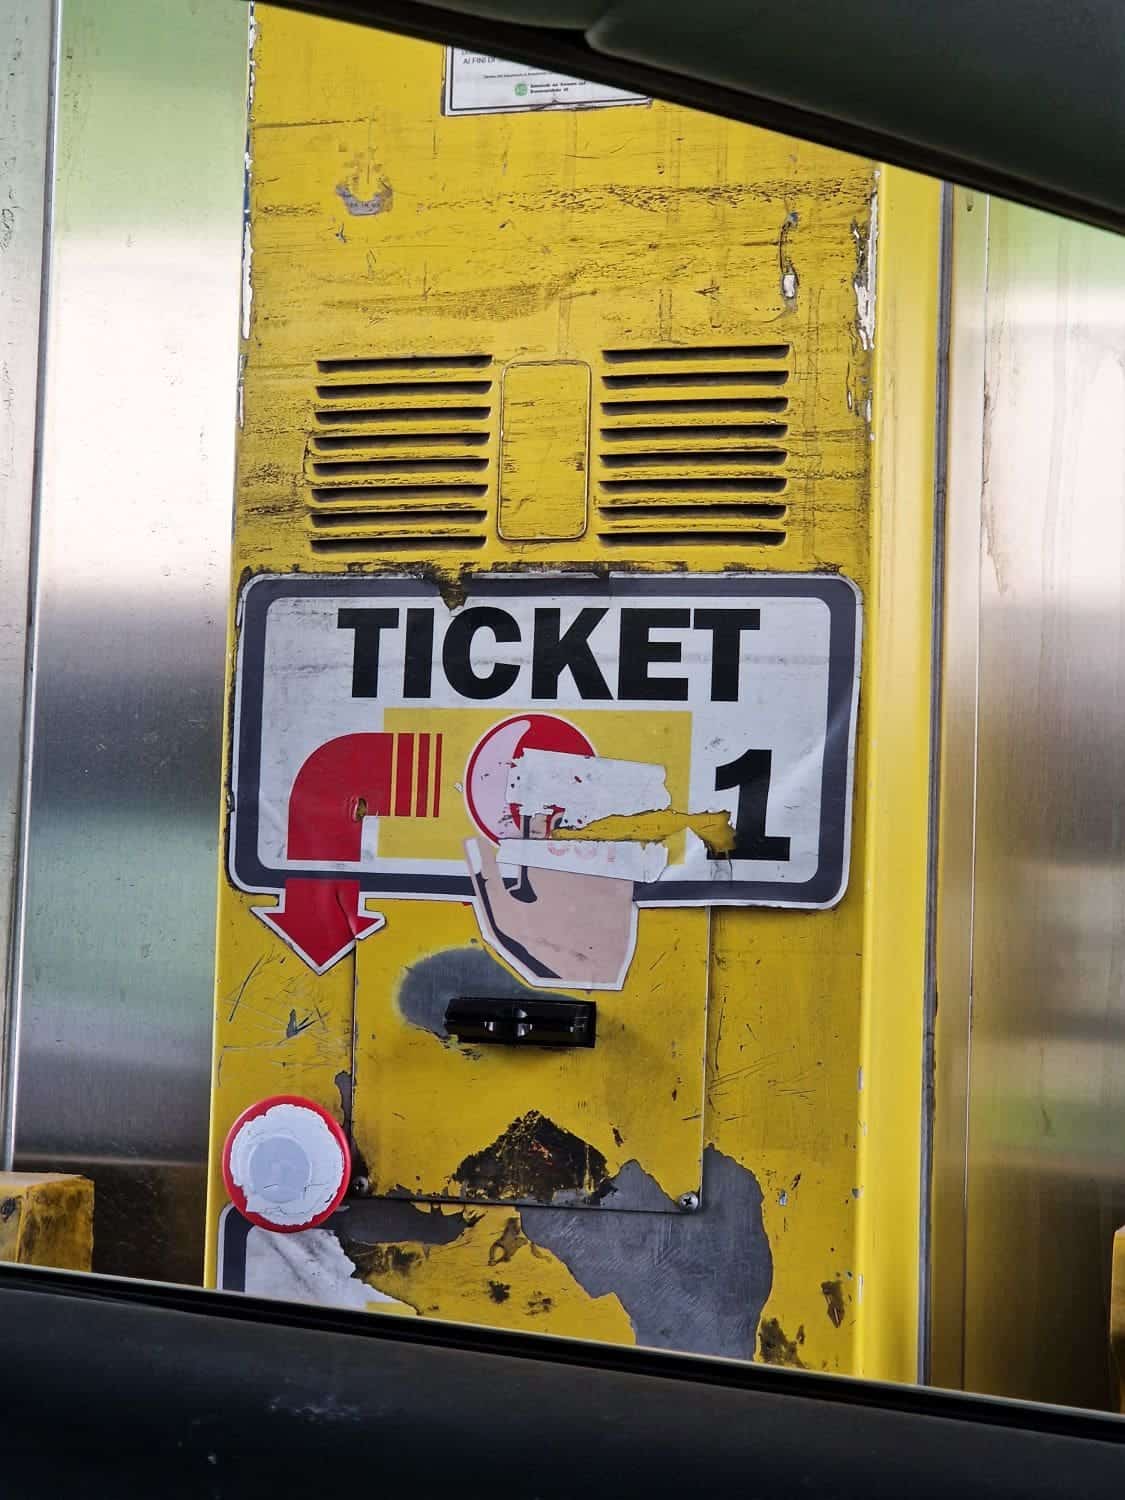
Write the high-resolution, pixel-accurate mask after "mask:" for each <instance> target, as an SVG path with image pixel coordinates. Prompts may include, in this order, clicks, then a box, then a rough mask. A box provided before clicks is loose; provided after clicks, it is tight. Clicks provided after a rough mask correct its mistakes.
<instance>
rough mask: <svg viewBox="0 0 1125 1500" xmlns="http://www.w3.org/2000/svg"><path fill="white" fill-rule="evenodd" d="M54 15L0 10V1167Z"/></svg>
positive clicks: (9, 1119) (15, 7)
mask: <svg viewBox="0 0 1125 1500" xmlns="http://www.w3.org/2000/svg"><path fill="white" fill-rule="evenodd" d="M54 21H55V9H54V6H53V5H51V4H48V3H47V0H28V3H26V4H17V3H10V4H5V5H3V6H2V7H0V78H3V80H4V86H3V89H0V184H2V197H0V1164H2V1163H3V1162H4V1161H5V1160H6V1158H7V1156H8V1155H9V1154H10V1151H11V1138H12V1125H13V1119H14V1116H13V1106H14V1103H15V1064H16V1060H17V1054H18V1047H19V1034H18V1019H19V1018H18V1014H17V1007H16V1006H14V1005H9V1004H8V1001H7V997H8V993H9V974H8V966H9V942H8V938H9V933H10V928H11V920H12V916H13V908H14V907H15V906H17V905H18V901H17V900H16V899H15V895H16V890H17V888H18V862H19V847H20V821H21V812H22V807H23V801H24V798H23V778H24V768H25V761H24V755H23V741H24V727H25V726H24V712H25V692H24V689H25V684H26V679H27V648H28V614H29V592H30V582H31V553H32V546H33V538H32V514H33V510H34V494H35V481H36V452H37V446H38V445H37V435H38V434H37V412H38V390H39V338H40V309H41V306H42V300H43V297H42V293H43V249H44V244H45V242H46V240H47V237H48V220H49V195H48V192H47V183H48V180H49V178H50V177H51V175H52V173H53V163H52V159H51V143H52V132H51V123H52V92H53V90H52V85H53V79H54V74H55V66H54V40H55V35H54V31H55V28H54Z"/></svg>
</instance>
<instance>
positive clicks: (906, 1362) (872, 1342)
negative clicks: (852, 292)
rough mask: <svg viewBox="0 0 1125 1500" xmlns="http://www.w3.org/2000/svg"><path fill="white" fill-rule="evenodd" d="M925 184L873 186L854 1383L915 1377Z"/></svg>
mask: <svg viewBox="0 0 1125 1500" xmlns="http://www.w3.org/2000/svg"><path fill="white" fill-rule="evenodd" d="M940 247H941V185H940V184H939V183H937V182H934V181H933V180H931V179H929V178H924V177H918V176H915V175H914V174H913V173H910V172H903V171H900V170H898V169H897V168H884V169H883V171H882V173H881V177H880V184H879V239H878V264H877V280H876V284H877V286H878V305H877V308H876V313H875V329H876V338H875V389H874V402H873V405H874V423H875V425H874V433H875V439H876V441H875V468H874V474H873V491H874V511H873V524H872V557H873V558H874V559H875V560H876V566H875V567H874V568H873V570H872V577H871V581H870V583H869V585H868V599H869V602H870V605H871V608H872V609H873V610H874V611H875V612H876V613H877V618H878V621H879V628H878V630H877V632H876V633H875V636H874V639H873V641H872V645H871V650H870V655H869V657H868V662H867V679H866V682H867V686H866V703H867V707H866V713H867V716H868V726H869V727H868V733H869V736H870V741H869V742H870V746H871V749H870V753H869V759H868V763H867V790H868V797H867V812H866V819H865V822H864V823H863V824H861V825H859V826H860V827H861V828H862V830H863V834H862V836H863V840H864V843H865V845H866V848H867V858H868V867H867V869H868V874H867V879H868V880H869V881H870V883H871V884H870V891H871V896H870V898H869V900H868V902H867V912H866V922H865V924H864V939H863V946H864V972H863V1055H862V1063H861V1065H862V1075H861V1087H862V1092H861V1095H860V1140H859V1162H858V1168H857V1186H858V1189H859V1192H860V1194H861V1196H860V1198H859V1202H858V1213H859V1243H858V1250H857V1263H858V1265H859V1267H860V1269H861V1271H862V1274H863V1277H864V1283H863V1298H864V1311H863V1318H862V1321H861V1324H860V1328H861V1336H860V1341H859V1347H858V1349H857V1356H856V1370H857V1373H859V1374H863V1375H870V1376H872V1377H877V1378H879V1379H883V1380H903V1381H911V1380H916V1379H917V1378H918V1374H919V1371H918V1301H919V1272H920V1268H921V1256H922V1253H923V1251H922V1245H921V1222H922V1219H921V1214H922V1183H921V1166H922V1157H921V1139H922V1136H921V1131H922V1127H923V1121H922V1082H923V1080H922V1066H923V1055H922V1044H923V1023H924V1017H925V992H924V984H925V973H926V940H927V879H928V873H929V872H928V859H927V855H928V850H929V845H930V827H929V816H930V800H929V799H930V774H931V768H930V725H931V697H932V688H931V682H932V649H933V629H934V599H933V586H932V580H933V562H934V524H933V495H934V457H935V452H936V445H935V439H936V425H935V424H936V411H937V371H938V291H939V281H938V274H937V272H938V265H939V260H940Z"/></svg>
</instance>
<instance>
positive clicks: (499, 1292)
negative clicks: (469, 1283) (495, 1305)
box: [488, 1281, 512, 1302]
mask: <svg viewBox="0 0 1125 1500" xmlns="http://www.w3.org/2000/svg"><path fill="white" fill-rule="evenodd" d="M488 1295H489V1296H490V1297H491V1298H492V1300H493V1302H507V1300H508V1298H509V1297H510V1296H511V1295H512V1289H511V1287H510V1286H509V1285H508V1283H507V1282H506V1281H490V1282H489V1283H488Z"/></svg>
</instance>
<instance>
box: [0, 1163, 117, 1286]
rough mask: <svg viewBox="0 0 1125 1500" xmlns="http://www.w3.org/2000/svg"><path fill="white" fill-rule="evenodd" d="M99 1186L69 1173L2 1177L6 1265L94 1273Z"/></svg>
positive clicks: (0, 1224) (0, 1216)
mask: <svg viewBox="0 0 1125 1500" xmlns="http://www.w3.org/2000/svg"><path fill="white" fill-rule="evenodd" d="M93 1253H94V1184H93V1183H92V1182H91V1181H90V1180H89V1178H87V1177H75V1176H73V1175H72V1174H70V1173H67V1172H0V1261H12V1262H15V1263H17V1264H19V1265H23V1266H54V1267H55V1268H56V1269H58V1270H62V1271H88V1270H89V1269H90V1263H91V1259H92V1257H93Z"/></svg>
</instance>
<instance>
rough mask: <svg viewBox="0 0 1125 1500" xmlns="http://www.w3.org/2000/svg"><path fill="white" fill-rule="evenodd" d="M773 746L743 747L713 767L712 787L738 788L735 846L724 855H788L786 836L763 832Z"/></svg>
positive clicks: (777, 856)
mask: <svg viewBox="0 0 1125 1500" xmlns="http://www.w3.org/2000/svg"><path fill="white" fill-rule="evenodd" d="M772 764H773V751H772V750H746V751H744V752H743V754H741V755H740V756H739V757H738V759H737V760H730V761H727V763H726V765H725V766H716V767H715V790H716V791H717V792H725V791H726V790H727V789H728V788H729V787H732V786H736V787H737V788H738V810H737V811H736V812H735V815H734V848H733V849H731V850H729V851H728V853H726V854H724V855H722V856H721V857H722V858H723V859H783V860H788V858H789V839H788V838H787V837H783V836H780V835H778V834H768V833H767V832H766V809H767V807H768V806H769V798H770V770H771V767H772Z"/></svg>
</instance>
